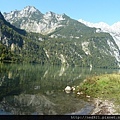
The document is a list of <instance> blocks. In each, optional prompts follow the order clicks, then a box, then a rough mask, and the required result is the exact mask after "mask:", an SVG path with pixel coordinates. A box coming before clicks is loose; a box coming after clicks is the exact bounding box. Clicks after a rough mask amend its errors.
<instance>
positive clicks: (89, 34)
mask: <svg viewBox="0 0 120 120" xmlns="http://www.w3.org/2000/svg"><path fill="white" fill-rule="evenodd" d="M64 17H65V19H66V20H64V21H62V22H61V24H62V25H64V26H65V27H60V28H57V29H56V30H55V31H54V32H53V33H50V34H48V35H42V34H38V33H32V32H31V33H27V32H26V31H24V30H21V29H18V28H16V27H15V26H13V25H11V24H10V23H9V22H7V21H5V19H4V17H3V18H1V19H0V61H1V62H18V63H20V62H23V63H39V64H46V63H47V64H52V65H68V64H69V65H71V66H80V67H90V66H91V65H92V67H96V68H118V62H117V60H116V58H115V56H112V55H111V53H113V51H111V49H110V46H109V45H108V43H107V42H108V40H109V41H110V43H112V44H114V47H115V48H116V49H117V45H116V44H115V42H114V40H113V38H112V37H111V36H110V35H109V34H108V33H96V32H95V31H96V29H95V28H89V27H87V26H85V25H84V24H82V23H79V22H78V21H76V20H73V19H71V18H69V17H68V16H66V15H64ZM51 35H53V37H51ZM113 54H114V53H113Z"/></svg>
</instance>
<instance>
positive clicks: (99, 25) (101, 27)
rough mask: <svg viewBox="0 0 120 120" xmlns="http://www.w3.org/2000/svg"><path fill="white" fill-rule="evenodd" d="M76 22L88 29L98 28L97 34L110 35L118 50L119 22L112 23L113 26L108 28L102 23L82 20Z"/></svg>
mask: <svg viewBox="0 0 120 120" xmlns="http://www.w3.org/2000/svg"><path fill="white" fill-rule="evenodd" d="M78 21H79V22H81V23H83V24H85V25H87V26H89V27H95V28H98V29H97V32H107V33H110V35H111V36H112V37H113V39H114V40H115V42H116V44H117V45H118V47H119V49H120V22H117V23H114V24H113V25H111V26H110V25H108V24H106V23H104V22H99V23H91V22H87V21H84V20H82V19H79V20H78Z"/></svg>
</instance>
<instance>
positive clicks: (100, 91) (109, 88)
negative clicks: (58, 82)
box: [76, 73, 120, 105]
mask: <svg viewBox="0 0 120 120" xmlns="http://www.w3.org/2000/svg"><path fill="white" fill-rule="evenodd" d="M78 91H79V92H82V93H83V95H89V96H91V97H92V98H98V97H99V98H102V99H104V100H106V99H107V100H110V101H113V102H114V103H115V105H119V104H120V74H115V73H114V74H103V75H99V76H93V77H89V78H86V79H85V80H84V82H83V83H81V84H80V85H79V87H77V90H76V93H77V92H78Z"/></svg>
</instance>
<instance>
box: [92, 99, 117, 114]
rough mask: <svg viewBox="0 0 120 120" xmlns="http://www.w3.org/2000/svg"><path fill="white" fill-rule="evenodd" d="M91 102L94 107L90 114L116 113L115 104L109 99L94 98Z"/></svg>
mask: <svg viewBox="0 0 120 120" xmlns="http://www.w3.org/2000/svg"><path fill="white" fill-rule="evenodd" d="M93 102H94V105H95V109H93V111H92V113H91V115H118V113H117V112H116V110H115V105H114V104H113V103H112V102H111V101H108V100H101V99H100V98H95V99H94V100H93Z"/></svg>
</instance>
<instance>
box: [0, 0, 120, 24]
mask: <svg viewBox="0 0 120 120" xmlns="http://www.w3.org/2000/svg"><path fill="white" fill-rule="evenodd" d="M26 6H34V7H35V8H37V9H38V10H40V12H42V13H43V14H45V13H46V12H48V11H52V12H55V13H57V14H63V13H65V14H66V15H68V16H69V17H71V18H73V19H75V20H79V19H83V20H85V21H89V22H92V23H98V22H105V23H107V24H109V25H112V24H114V23H116V22H118V21H120V0H0V11H1V12H2V13H3V12H7V13H8V12H11V11H14V10H22V9H23V8H24V7H26Z"/></svg>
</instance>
